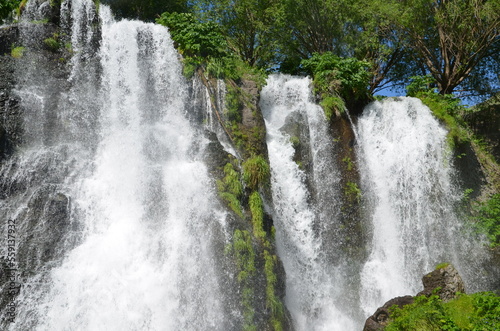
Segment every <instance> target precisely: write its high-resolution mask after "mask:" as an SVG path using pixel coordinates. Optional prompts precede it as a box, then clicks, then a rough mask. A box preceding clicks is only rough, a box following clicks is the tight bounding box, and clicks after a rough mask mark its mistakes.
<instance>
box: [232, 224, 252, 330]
mask: <svg viewBox="0 0 500 331" xmlns="http://www.w3.org/2000/svg"><path fill="white" fill-rule="evenodd" d="M233 252H234V257H235V260H236V266H237V268H238V277H237V279H238V282H239V283H240V284H241V286H242V288H243V289H242V292H241V293H242V296H241V300H242V302H241V304H242V307H243V320H244V325H243V329H244V330H249V331H250V330H256V326H255V322H254V316H255V309H254V306H253V300H254V297H255V296H254V289H253V287H252V283H251V279H252V277H253V276H254V275H255V273H256V268H255V251H254V249H253V246H252V238H251V235H250V233H249V232H248V231H245V230H243V231H241V230H235V231H234V234H233Z"/></svg>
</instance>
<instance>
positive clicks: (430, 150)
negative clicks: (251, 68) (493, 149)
mask: <svg viewBox="0 0 500 331" xmlns="http://www.w3.org/2000/svg"><path fill="white" fill-rule="evenodd" d="M33 6H34V5H33ZM33 6H32V5H29V6H28V9H27V11H26V17H25V22H24V23H21V35H22V40H23V44H24V45H26V48H27V51H26V55H25V56H24V58H23V59H21V60H19V61H20V62H19V63H20V65H19V67H18V69H17V71H16V76H17V79H18V86H17V88H16V90H15V93H16V95H17V96H18V97H19V99H20V100H21V106H22V109H23V110H24V116H25V118H24V123H23V131H24V134H23V144H22V145H21V146H20V147H19V149H18V150H17V151H16V154H15V155H14V156H12V157H11V158H9V159H8V160H6V161H4V162H3V164H2V169H1V171H0V188H1V191H0V192H1V193H2V200H1V201H0V217H2V219H4V220H12V221H13V222H15V223H16V224H17V237H16V240H17V241H16V250H17V251H16V252H17V256H18V259H17V262H16V267H19V270H24V272H23V273H22V274H16V276H17V278H16V281H15V285H16V287H19V286H21V294H20V295H19V296H18V297H17V299H16V305H17V318H16V323H15V324H9V327H10V328H11V329H12V330H236V329H241V327H242V324H243V320H244V316H242V314H241V309H240V306H241V302H231V300H233V301H236V300H234V298H236V297H238V298H239V295H240V294H239V293H237V294H234V293H228V292H230V291H231V290H229V289H238V286H237V283H236V279H234V278H233V279H231V276H229V277H228V275H229V274H230V272H229V271H228V270H221V269H223V268H222V267H221V265H225V266H228V265H230V263H226V264H224V263H220V261H221V259H224V254H223V253H222V252H223V249H220V248H221V246H222V247H224V244H227V243H228V242H229V241H227V239H226V238H225V237H224V235H225V230H226V228H225V227H226V224H225V218H226V216H227V213H226V212H225V211H224V210H223V209H222V208H220V206H219V204H218V203H217V202H216V200H217V199H216V195H215V194H214V192H213V190H212V189H211V187H212V186H213V182H212V181H213V179H211V178H210V177H209V175H208V171H207V167H206V165H205V164H204V162H202V161H201V160H202V154H203V151H204V149H205V146H206V144H207V141H206V139H205V138H204V136H203V134H202V131H203V130H205V129H206V130H210V131H212V136H216V137H218V140H219V142H220V143H221V144H222V145H223V146H224V148H225V150H226V151H227V152H228V153H231V154H233V155H234V156H238V152H237V149H236V148H234V146H232V145H231V142H230V140H229V139H227V137H226V132H225V131H224V127H223V126H222V121H221V119H220V118H217V116H214V115H217V113H216V112H215V110H214V109H213V108H212V107H213V106H217V108H218V109H222V108H223V103H224V97H223V94H224V91H225V87H224V84H223V82H222V81H220V80H219V81H218V82H217V86H216V87H214V90H216V91H217V92H218V93H217V96H216V98H214V100H211V97H210V94H211V95H212V96H213V93H208V91H209V90H208V89H207V88H206V87H204V86H202V84H201V83H200V81H196V80H194V81H193V84H194V85H193V89H194V90H196V91H198V92H197V93H203V97H200V98H198V97H196V100H195V101H196V102H198V101H200V100H204V101H203V102H204V103H205V105H204V106H203V107H204V108H205V109H206V110H207V113H206V115H204V118H205V119H206V123H205V126H202V125H201V123H202V122H203V119H199V118H197V117H199V116H198V115H199V114H197V113H192V112H190V107H191V106H192V104H193V103H195V101H193V100H188V99H187V98H188V97H187V96H188V92H187V89H186V87H187V84H186V82H185V81H184V78H183V77H182V76H181V65H180V63H179V61H178V54H177V53H176V51H175V49H174V48H173V46H172V41H171V40H170V38H169V35H168V31H167V30H166V29H165V28H162V27H160V26H157V25H153V24H145V23H141V22H138V21H126V20H125V21H121V22H116V21H114V19H113V18H112V16H111V14H110V12H109V9H108V8H107V7H106V6H103V5H101V7H100V16H98V15H97V14H96V10H95V6H94V3H93V1H90V0H73V1H64V2H63V3H62V7H61V8H62V9H61V21H62V25H63V26H66V27H67V28H68V29H70V30H71V31H68V32H69V39H68V40H69V41H70V44H71V48H72V57H71V61H70V63H69V67H70V68H71V69H70V71H69V72H64V71H62V72H59V71H57V70H59V69H57V67H58V65H57V62H48V61H46V60H45V62H43V59H42V56H40V55H37V54H38V53H37V51H36V50H35V51H33V52H30V47H31V45H33V44H36V41H38V42H39V41H40V40H43V39H44V38H46V37H47V36H46V35H44V34H43V29H41V28H40V27H39V26H37V25H36V24H32V23H29V22H28V21H30V20H38V19H40V17H39V16H37V15H38V14H37V13H36V12H30V10H31V9H30V8H31V7H33ZM35 9H36V8H34V9H33V10H35ZM54 63H56V64H54ZM56 69H57V70H56ZM54 72H58V73H60V75H54V74H53V73H54ZM310 85H311V81H310V80H309V79H308V78H297V77H290V76H286V75H271V76H270V77H269V79H268V82H267V86H266V87H265V88H264V89H263V91H262V94H261V103H260V106H261V109H262V111H263V114H264V117H265V122H266V129H267V144H268V150H269V160H270V164H271V169H272V170H271V172H272V194H273V203H274V206H272V207H270V208H269V210H270V211H271V210H272V213H273V218H274V225H275V228H276V245H277V247H278V253H279V256H280V258H281V260H282V261H283V265H284V268H285V272H286V298H285V299H286V306H287V308H288V310H289V311H290V313H291V315H292V319H293V322H294V326H295V328H296V329H297V330H342V331H344V330H347V331H350V330H360V329H361V328H362V325H363V322H364V319H365V318H366V317H367V316H368V315H370V314H372V313H373V312H374V311H375V309H376V308H377V307H378V306H380V305H382V304H383V303H384V302H385V301H387V300H388V299H390V298H392V297H395V296H399V295H406V294H415V293H416V292H418V291H419V290H420V277H421V276H422V274H423V273H425V272H427V271H430V270H432V269H433V268H434V266H435V264H437V263H440V262H453V263H454V264H455V266H456V267H458V269H459V271H460V272H461V273H462V275H463V276H464V278H465V280H466V282H467V281H469V284H470V283H471V282H477V280H478V278H479V277H481V276H480V275H477V274H475V270H477V265H476V264H475V263H477V262H478V261H479V262H480V261H484V259H483V257H482V256H481V255H480V254H481V253H480V252H479V251H480V250H478V249H477V245H476V246H474V245H472V244H470V242H468V241H467V240H465V239H464V238H462V232H461V231H460V230H461V227H460V224H461V223H460V220H459V218H458V217H457V215H456V214H455V212H454V209H453V208H454V205H455V204H456V202H457V200H458V198H459V194H458V192H457V188H456V187H455V186H454V185H453V181H452V178H453V170H452V166H451V162H450V155H449V152H448V149H447V147H446V131H445V130H444V129H443V128H442V127H441V126H440V125H439V123H438V121H437V120H436V119H435V118H434V117H433V116H432V115H431V113H430V111H429V109H428V108H427V107H425V106H423V105H422V103H420V102H419V101H418V100H416V99H411V98H402V99H397V100H386V101H384V102H376V103H374V104H372V105H371V106H369V107H368V108H367V109H366V110H365V112H364V114H363V115H362V116H361V117H360V118H359V120H358V123H357V128H356V129H357V132H356V133H357V134H356V139H357V147H356V148H357V149H358V150H357V152H358V157H359V160H358V161H359V164H360V169H359V170H360V174H361V179H362V192H363V198H362V200H361V201H362V206H361V207H362V208H363V211H364V212H363V213H360V215H365V216H366V219H364V220H363V221H364V222H365V223H366V225H367V226H366V228H369V229H370V231H371V232H370V236H371V238H372V239H371V242H370V244H369V247H368V253H367V255H369V256H368V259H367V260H366V261H364V260H361V258H360V257H359V256H364V255H363V254H360V255H359V256H358V257H353V254H349V253H348V252H346V249H347V251H348V249H349V247H347V246H346V245H345V244H343V243H344V242H345V241H346V240H345V239H346V238H344V237H342V236H343V235H344V234H345V231H341V228H342V227H344V226H345V225H344V223H342V222H341V221H340V220H341V219H342V217H343V216H342V212H341V211H342V209H343V208H344V206H343V202H342V200H343V199H342V196H341V194H344V193H343V192H344V188H342V187H340V186H341V185H340V177H341V176H342V174H341V173H340V171H339V170H338V167H337V164H336V162H337V161H336V160H337V159H338V158H336V153H337V151H336V150H335V147H336V145H335V142H334V139H333V138H332V136H331V135H330V132H329V129H328V125H327V120H326V118H325V116H324V114H323V110H322V109H321V108H320V107H319V106H318V105H316V104H315V103H314V102H312V100H311V88H310ZM219 92H220V93H219ZM212 102H213V104H212ZM196 107H198V106H195V107H194V108H196ZM214 139H215V138H214ZM360 230H363V229H360ZM350 235H354V236H356V235H361V234H359V233H353V234H350ZM2 240H3V242H2V247H7V245H6V243H5V240H6V239H5V238H2ZM458 242H460V244H461V247H464V245H465V248H461V249H458V247H457V244H456V243H458ZM254 244H255V245H258V244H259V243H258V242H257V241H256V242H255V243H254ZM215 245H218V247H219V249H218V250H215V249H214V246H215ZM359 250H364V247H359ZM465 253H467V256H464V255H465ZM226 262H227V261H226ZM359 270H361V271H359ZM19 276H22V277H19ZM223 277H226V278H223ZM235 278H236V277H235ZM222 284H223V285H222ZM235 284H236V286H235ZM262 284H264V281H263V283H262ZM262 284H257V285H256V286H261V285H262ZM262 286H264V285H262ZM2 290H5V288H3V289H2ZM229 298H232V299H229ZM252 299H254V300H255V301H256V300H259V298H252ZM262 306H263V305H261V307H262ZM259 313H260V314H261V315H264V313H263V312H259ZM2 326H4V325H2Z"/></svg>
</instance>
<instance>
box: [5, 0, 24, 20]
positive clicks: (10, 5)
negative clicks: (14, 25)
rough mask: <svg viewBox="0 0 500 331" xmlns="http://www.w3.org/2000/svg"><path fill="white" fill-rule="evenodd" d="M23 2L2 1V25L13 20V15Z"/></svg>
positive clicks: (17, 0) (13, 0)
mask: <svg viewBox="0 0 500 331" xmlns="http://www.w3.org/2000/svg"><path fill="white" fill-rule="evenodd" d="M20 3H21V0H1V1H0V24H3V23H5V22H6V21H7V20H9V19H11V18H12V15H13V13H14V11H15V9H16V8H17V7H19V4H20Z"/></svg>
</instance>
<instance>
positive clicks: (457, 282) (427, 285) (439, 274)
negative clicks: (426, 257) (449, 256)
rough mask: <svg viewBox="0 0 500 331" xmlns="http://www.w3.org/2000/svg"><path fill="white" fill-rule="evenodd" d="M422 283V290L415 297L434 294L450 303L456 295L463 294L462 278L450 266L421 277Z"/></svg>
mask: <svg viewBox="0 0 500 331" xmlns="http://www.w3.org/2000/svg"><path fill="white" fill-rule="evenodd" d="M422 283H423V284H424V290H423V291H421V292H420V293H418V294H417V296H420V295H425V296H430V295H432V294H436V295H438V296H439V297H440V298H441V300H443V301H450V300H452V299H454V298H455V297H456V296H457V293H465V285H464V282H463V280H462V277H460V275H459V274H458V271H457V270H456V269H455V268H454V267H453V266H452V265H451V264H448V265H446V266H445V267H443V268H438V269H436V270H434V271H432V272H430V273H428V274H427V275H425V276H424V277H422Z"/></svg>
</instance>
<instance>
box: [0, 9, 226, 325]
mask: <svg viewBox="0 0 500 331" xmlns="http://www.w3.org/2000/svg"><path fill="white" fill-rule="evenodd" d="M62 8H63V9H64V8H65V9H64V10H63V11H62V15H65V14H67V15H69V17H68V18H67V22H71V26H72V28H73V34H72V38H71V40H72V43H73V49H74V50H75V52H76V55H75V57H74V59H73V62H72V69H73V71H72V73H71V74H70V75H69V77H70V79H69V83H70V84H71V86H72V87H71V88H70V90H69V92H68V93H66V94H64V95H60V96H59V99H60V102H59V104H56V105H54V104H52V107H51V108H50V109H49V108H47V107H45V108H44V106H45V103H44V102H45V101H46V100H47V99H48V98H49V96H48V95H46V94H45V91H43V89H42V86H43V85H42V84H41V83H40V84H39V85H37V84H38V83H39V82H31V83H30V84H25V85H22V84H21V86H20V87H19V94H20V96H21V98H22V100H28V102H29V103H26V101H25V102H24V108H25V109H31V110H33V112H32V113H27V115H26V116H27V118H26V125H27V126H29V125H32V124H33V123H32V121H33V120H34V119H40V117H41V116H42V119H43V116H45V117H46V118H48V119H50V123H49V124H50V125H46V126H42V127H38V128H37V127H35V129H37V130H35V131H29V134H30V135H29V137H30V139H27V142H28V143H27V146H26V147H25V149H26V150H25V151H24V152H22V153H20V155H21V156H20V160H17V161H13V163H14V162H15V164H12V165H11V166H10V167H9V166H5V167H4V170H3V172H4V173H3V174H2V175H3V176H2V178H3V179H4V180H6V178H7V177H8V176H10V177H11V179H10V181H11V182H10V183H3V186H4V187H5V186H8V185H10V186H12V185H13V183H12V182H13V181H14V180H13V179H12V178H18V177H21V178H22V179H23V180H25V181H31V184H32V185H31V187H30V188H27V189H26V193H23V194H21V198H18V199H17V200H16V201H14V202H16V203H17V207H15V208H14V206H15V204H14V202H13V204H12V205H9V206H8V208H5V209H4V210H9V211H10V214H9V215H7V216H6V217H7V218H9V219H15V220H16V221H17V222H19V223H23V222H24V223H29V222H28V221H23V218H22V217H21V216H22V214H28V215H29V213H30V212H31V210H32V209H34V208H35V206H34V204H35V203H36V201H35V202H33V197H32V196H33V195H34V194H37V192H39V191H40V192H46V191H47V192H46V193H44V194H46V195H50V196H53V198H52V200H53V201H55V202H59V205H61V204H62V205H63V207H65V208H66V209H67V213H66V214H67V219H64V220H62V221H61V222H64V223H65V224H66V223H68V225H66V228H68V229H69V230H67V232H65V233H63V234H61V235H60V237H62V239H61V240H60V241H61V242H62V244H61V245H59V246H56V247H52V246H55V245H50V241H49V245H48V246H50V248H51V249H55V248H57V249H58V252H56V253H55V254H54V256H57V258H54V259H53V263H52V265H51V266H49V265H45V266H44V267H43V268H41V269H40V270H39V273H37V274H35V275H33V276H31V277H27V278H26V279H23V280H22V290H21V294H20V295H19V296H18V298H17V301H16V302H17V310H18V311H17V319H16V323H14V324H10V328H11V329H13V330H28V329H30V330H35V329H36V330H66V329H68V330H83V329H85V330H104V329H105V330H207V329H211V330H226V329H228V328H230V326H229V325H230V324H228V323H230V322H229V320H230V319H231V318H233V319H234V317H231V316H230V314H229V313H227V312H225V311H224V309H225V308H224V305H225V304H226V303H224V295H223V293H222V291H221V290H220V288H219V282H218V277H219V276H218V272H219V271H218V270H217V268H216V265H217V263H216V262H217V259H218V257H216V256H215V255H214V247H213V246H214V245H215V242H216V241H217V240H219V241H221V240H222V241H224V238H222V239H220V238H214V237H215V236H216V235H215V234H214V231H216V233H223V231H221V229H222V230H223V228H224V226H225V224H224V222H225V221H224V220H225V212H224V211H223V210H222V209H220V208H219V207H218V205H217V203H215V201H217V199H216V197H215V193H214V192H213V191H212V186H213V185H211V182H210V178H209V176H208V173H207V168H206V166H205V165H204V163H203V162H202V161H201V158H202V151H203V148H204V146H205V144H206V141H205V140H206V139H205V138H204V137H203V135H202V128H201V127H200V128H196V127H194V126H193V124H192V123H190V121H189V120H188V119H187V117H186V114H185V109H186V95H187V94H186V93H187V92H186V87H187V84H186V82H184V79H183V77H182V75H181V66H180V63H179V61H178V55H177V53H176V51H175V49H174V48H173V45H172V41H171V40H170V38H169V35H168V31H167V30H166V29H165V28H163V27H160V26H158V25H153V24H145V23H142V22H138V21H121V22H115V21H114V20H113V19H112V17H111V14H110V12H109V9H108V8H107V7H106V6H103V5H101V7H100V21H101V22H102V25H101V26H100V31H101V34H102V35H101V38H102V40H101V46H100V51H99V53H98V54H96V55H97V57H96V58H97V59H100V63H92V61H90V60H91V54H89V53H87V49H86V47H87V46H88V43H89V41H90V39H92V38H94V35H93V33H98V31H97V30H96V31H94V32H93V33H92V34H90V32H89V29H90V28H91V26H92V23H95V22H91V20H90V19H89V17H91V15H90V14H89V13H90V12H89V10H93V11H94V13H95V7H94V5H93V2H92V1H90V0H88V1H87V0H78V1H67V2H64V3H63V7H62ZM89 8H90V9H89ZM89 15H90V16H89ZM96 21H97V20H96ZM82 24H86V26H85V28H83V29H82V28H81V26H82ZM89 63H91V65H90V64H89ZM88 65H90V67H88ZM98 67H100V68H102V69H100V70H102V75H96V74H95V72H94V71H93V70H95V69H96V68H98ZM33 70H36V68H33ZM89 70H90V72H89ZM97 91H99V92H97ZM90 93H95V94H94V95H90ZM54 94H55V93H54ZM35 106H37V107H36V108H35ZM49 110H50V111H51V112H53V113H51V114H48V112H49ZM30 116H33V118H30ZM78 119H79V121H77V122H75V120H78ZM89 119H91V121H89ZM42 123H43V122H42ZM78 123H81V124H82V125H81V126H80V125H78ZM89 123H92V125H89ZM27 128H28V129H30V128H29V127H27ZM82 128H83V129H85V130H88V132H82V131H83V130H82ZM48 129H50V130H49V131H47V130H48ZM63 133H64V134H63ZM47 134H50V140H48V139H45V137H46V136H47ZM30 160H31V161H30ZM34 160H36V162H34ZM44 169H45V170H46V171H47V172H48V173H47V174H43V170H44ZM34 172H36V173H37V174H38V175H39V176H41V177H43V176H46V177H47V178H46V179H43V178H42V179H40V180H39V181H38V182H35V181H34V180H32V179H27V178H25V177H29V176H32V174H33V173H34ZM14 184H15V183H14ZM29 185H30V184H27V186H29ZM48 188H50V190H49V189H48ZM33 192H35V193H33ZM52 200H50V201H52ZM59 205H56V206H59ZM19 206H21V207H19ZM49 207H50V206H49ZM42 209H43V210H44V211H45V214H47V213H48V211H50V210H47V209H48V207H45V208H44V207H42ZM45 214H43V215H45ZM43 215H42V216H43ZM48 216H51V215H48ZM52 216H53V215H52ZM34 221H35V222H37V223H38V225H37V226H38V227H42V226H43V224H45V223H50V222H54V219H50V217H46V218H41V219H36V220H34ZM29 226H30V224H23V227H24V230H25V231H26V233H30V231H33V230H30V229H29ZM31 226H33V224H31ZM19 230H21V229H19ZM57 231H64V228H62V227H61V226H60V225H58V227H57ZM20 232H21V231H20ZM68 238H73V240H72V241H69V239H68ZM20 239H21V238H20ZM68 242H69V243H70V244H68ZM35 244H36V243H35ZM32 249H35V250H36V249H43V247H36V246H34V247H32ZM41 254H44V252H41ZM33 255H35V254H32V256H33ZM36 263H39V264H42V265H43V263H44V261H43V260H42V259H41V258H40V259H39V260H38V261H36V262H35V264H36ZM32 269H33V270H35V268H32ZM226 306H227V305H226Z"/></svg>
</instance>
